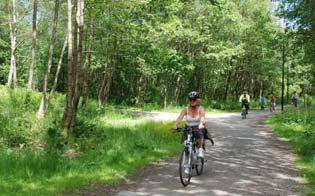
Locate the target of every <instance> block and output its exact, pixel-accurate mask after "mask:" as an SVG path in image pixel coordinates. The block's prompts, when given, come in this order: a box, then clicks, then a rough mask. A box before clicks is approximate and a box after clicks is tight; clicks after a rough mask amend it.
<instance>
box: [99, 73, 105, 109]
mask: <svg viewBox="0 0 315 196" xmlns="http://www.w3.org/2000/svg"><path fill="white" fill-rule="evenodd" d="M105 85H106V73H104V76H103V80H102V84H101V87H100V90H99V92H98V107H99V108H101V107H103V104H104V98H103V96H104V93H103V91H104V89H105Z"/></svg>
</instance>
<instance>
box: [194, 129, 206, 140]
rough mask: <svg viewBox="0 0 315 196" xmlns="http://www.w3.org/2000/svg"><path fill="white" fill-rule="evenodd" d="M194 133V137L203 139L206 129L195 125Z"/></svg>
mask: <svg viewBox="0 0 315 196" xmlns="http://www.w3.org/2000/svg"><path fill="white" fill-rule="evenodd" d="M192 134H193V136H194V138H196V139H202V138H204V135H205V130H204V129H199V128H198V127H193V132H192Z"/></svg>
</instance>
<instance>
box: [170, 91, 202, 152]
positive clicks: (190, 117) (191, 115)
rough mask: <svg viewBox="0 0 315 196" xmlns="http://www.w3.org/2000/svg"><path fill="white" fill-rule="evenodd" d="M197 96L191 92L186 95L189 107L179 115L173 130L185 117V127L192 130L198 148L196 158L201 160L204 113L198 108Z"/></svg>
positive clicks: (194, 92)
mask: <svg viewBox="0 0 315 196" xmlns="http://www.w3.org/2000/svg"><path fill="white" fill-rule="evenodd" d="M198 98H199V94H198V92H196V91H192V92H190V93H189V94H188V99H189V105H188V107H185V108H184V109H183V110H182V111H181V112H180V114H179V116H178V118H177V120H176V122H175V124H174V126H173V129H177V127H178V125H179V123H180V122H181V121H182V120H183V118H184V117H185V123H186V126H188V127H191V128H192V129H193V136H194V138H196V141H197V147H198V155H197V156H198V157H200V158H203V157H204V152H203V145H204V137H205V111H204V109H203V107H201V106H200V102H199V100H198Z"/></svg>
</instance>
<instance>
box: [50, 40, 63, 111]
mask: <svg viewBox="0 0 315 196" xmlns="http://www.w3.org/2000/svg"><path fill="white" fill-rule="evenodd" d="M67 43H68V38H67V35H66V38H65V41H64V43H63V46H62V50H61V53H60V57H59V61H58V66H57V70H56V74H55V79H54V84H53V86H52V88H51V90H50V93H49V96H48V100H47V105H46V110H47V108H48V106H49V103H50V99H51V97H52V95H53V94H54V92H55V90H56V88H57V84H58V79H59V73H60V69H61V65H62V60H63V55H64V53H65V50H66V47H67Z"/></svg>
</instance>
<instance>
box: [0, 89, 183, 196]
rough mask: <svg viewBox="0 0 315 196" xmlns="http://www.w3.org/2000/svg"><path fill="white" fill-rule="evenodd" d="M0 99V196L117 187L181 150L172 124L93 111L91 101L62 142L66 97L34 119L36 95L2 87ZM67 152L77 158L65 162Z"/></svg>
mask: <svg viewBox="0 0 315 196" xmlns="http://www.w3.org/2000/svg"><path fill="white" fill-rule="evenodd" d="M0 94H1V95H2V96H1V99H0V125H1V126H0V168H1V171H0V190H1V191H0V195H61V194H62V193H63V192H65V191H66V192H75V191H77V190H78V189H79V188H80V187H82V186H84V185H89V184H92V183H106V184H116V183H120V182H122V181H123V179H124V178H126V176H128V175H131V174H132V173H134V172H135V171H136V170H137V169H139V168H140V167H142V166H144V165H146V164H148V163H149V162H152V161H153V160H157V159H160V158H165V157H168V156H171V155H174V154H175V153H177V152H178V151H179V150H180V149H181V145H180V143H179V141H180V136H179V135H177V134H173V133H172V132H171V131H170V127H171V123H167V122H165V123H161V122H152V121H146V120H144V119H143V118H141V117H139V116H134V115H130V114H128V113H124V112H117V111H114V110H112V109H111V108H108V107H107V108H105V109H97V107H96V105H97V104H96V102H94V101H91V102H90V103H89V105H88V107H87V110H86V111H85V112H84V113H83V112H80V113H79V115H78V122H77V128H76V130H75V132H74V134H73V138H72V139H71V140H66V139H65V137H64V136H63V131H62V129H61V127H60V119H61V116H62V113H63V109H64V101H65V98H64V96H62V95H56V96H55V97H54V98H53V100H52V104H51V105H50V107H49V112H48V113H47V115H46V116H45V118H42V119H38V118H37V117H36V111H37V107H38V105H39V98H40V95H39V94H38V93H36V92H35V93H30V92H27V91H26V90H24V89H17V90H10V89H7V88H5V87H1V86H0ZM40 144H41V145H40ZM68 150H72V151H73V152H75V153H79V156H76V157H75V158H68V157H65V156H63V155H64V152H66V151H68Z"/></svg>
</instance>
